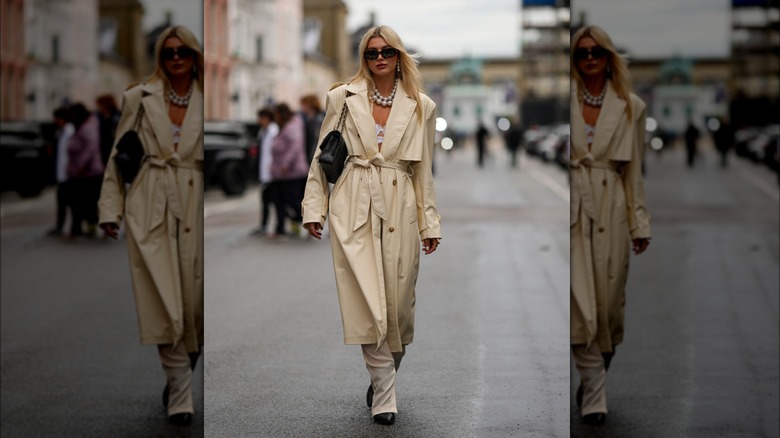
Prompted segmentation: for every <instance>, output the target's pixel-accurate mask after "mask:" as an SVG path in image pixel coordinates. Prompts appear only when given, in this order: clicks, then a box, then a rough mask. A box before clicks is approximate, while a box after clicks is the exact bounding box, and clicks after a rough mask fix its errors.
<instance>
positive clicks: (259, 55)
mask: <svg viewBox="0 0 780 438" xmlns="http://www.w3.org/2000/svg"><path fill="white" fill-rule="evenodd" d="M255 61H257V62H263V36H262V35H258V36H257V37H255Z"/></svg>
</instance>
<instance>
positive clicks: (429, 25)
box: [344, 0, 520, 58]
mask: <svg viewBox="0 0 780 438" xmlns="http://www.w3.org/2000/svg"><path fill="white" fill-rule="evenodd" d="M344 3H346V4H347V8H348V9H349V15H348V16H347V29H348V30H349V31H350V32H352V31H354V30H356V29H357V28H358V27H360V26H363V25H365V24H367V23H368V21H369V12H370V11H374V12H376V20H377V24H383V25H387V26H390V27H392V28H393V29H394V30H395V31H396V32H398V34H399V35H400V36H401V39H402V40H403V42H404V46H406V47H407V48H414V49H416V50H418V51H419V52H420V53H421V54H422V55H423V56H426V57H429V58H457V57H461V56H463V55H465V54H471V55H473V56H477V57H516V56H518V54H519V53H520V50H519V44H520V43H519V41H520V40H519V26H520V24H519V11H520V8H519V3H520V2H519V0H483V1H477V0H392V1H391V0H344Z"/></svg>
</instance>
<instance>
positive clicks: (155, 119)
mask: <svg viewBox="0 0 780 438" xmlns="http://www.w3.org/2000/svg"><path fill="white" fill-rule="evenodd" d="M192 86H193V89H192V96H191V97H190V104H189V106H188V107H187V113H186V114H185V115H184V121H183V122H182V127H181V131H182V133H181V138H180V140H179V147H178V151H175V150H174V149H173V132H172V129H171V121H170V118H169V117H168V109H167V106H166V104H165V99H164V97H163V94H164V87H163V83H162V81H159V80H158V81H152V82H147V83H145V84H144V85H143V88H142V90H143V95H142V96H143V97H142V102H143V105H144V111H145V112H146V114H147V115H148V118H149V122H150V123H151V125H152V130H153V131H154V135H155V137H157V139H158V143H159V146H160V149H161V150H162V151H163V155H164V156H163V157H162V158H163V159H168V158H169V157H171V156H172V155H173V154H174V153H177V154H178V155H179V156H187V155H189V154H190V153H191V152H192V150H193V149H194V148H195V147H196V145H197V143H198V140H199V138H200V136H201V133H202V132H203V93H202V92H201V91H200V87H199V86H198V83H197V81H195V82H193V84H192Z"/></svg>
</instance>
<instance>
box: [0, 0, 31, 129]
mask: <svg viewBox="0 0 780 438" xmlns="http://www.w3.org/2000/svg"><path fill="white" fill-rule="evenodd" d="M0 14H1V16H0V24H2V30H0V120H21V119H24V118H25V81H26V77H27V56H26V53H25V35H26V33H27V31H26V29H25V26H26V22H25V2H24V1H23V0H0Z"/></svg>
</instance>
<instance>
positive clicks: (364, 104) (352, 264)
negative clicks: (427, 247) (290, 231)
mask: <svg viewBox="0 0 780 438" xmlns="http://www.w3.org/2000/svg"><path fill="white" fill-rule="evenodd" d="M367 96H368V94H367V90H366V83H365V82H363V81H361V82H357V83H353V84H350V85H342V86H340V87H338V88H335V89H333V90H331V91H330V92H329V93H328V97H327V103H326V115H325V120H324V122H323V124H322V130H321V132H320V139H319V142H321V141H322V139H323V138H324V136H325V134H327V133H328V132H330V131H331V130H333V129H334V128H335V126H336V123H337V122H338V119H339V116H340V115H341V110H342V106H343V104H344V101H345V99H346V103H347V107H348V108H349V110H348V111H349V113H348V115H347V116H346V127H345V129H344V131H343V134H344V138H345V140H346V143H347V147H348V150H349V155H350V160H349V161H348V163H347V166H346V167H345V169H344V172H343V173H342V174H341V176H340V177H339V179H338V180H337V181H336V183H335V184H334V185H333V190H332V191H331V192H330V194H329V188H328V187H329V186H328V183H327V180H326V179H325V175H324V173H323V172H322V170H321V169H320V167H319V164H318V162H317V160H318V158H319V155H320V150H319V148H317V150H316V152H315V154H314V159H313V161H312V165H311V168H310V169H309V175H308V180H307V182H306V194H305V196H304V199H303V203H302V206H303V222H304V223H309V222H319V223H320V224H323V225H324V223H325V218H326V216H327V217H328V218H329V219H330V239H331V248H332V252H333V267H334V271H335V274H336V287H337V289H338V296H339V305H340V307H341V318H342V323H343V325H344V342H345V343H346V344H376V345H377V348H379V347H380V346H382V345H383V344H384V343H385V342H387V343H388V345H389V347H390V350H391V351H393V352H399V351H401V350H402V348H403V345H405V344H410V343H411V342H412V339H413V337H414V305H415V290H414V288H415V283H416V282H417V272H418V268H419V263H420V241H421V239H426V238H440V237H441V231H440V227H439V220H440V217H439V214H438V212H437V210H436V194H435V191H434V187H433V177H432V174H431V159H432V154H433V147H434V144H433V140H434V138H433V137H434V126H435V121H436V105H435V104H434V103H433V101H432V100H431V99H430V98H428V96H425V95H422V94H421V96H420V97H421V99H422V106H423V107H422V114H423V121H422V123H420V121H419V119H418V118H417V117H418V116H417V114H416V113H415V108H416V106H417V103H416V102H415V101H414V99H412V98H411V97H409V96H408V95H407V93H406V90H405V89H404V87H403V84H402V83H399V84H398V91H397V92H396V97H395V100H394V103H393V106H392V109H391V111H390V116H389V118H388V120H387V125H386V132H385V136H384V142H383V145H382V152H381V153H380V152H379V147H378V144H377V141H376V130H375V123H374V119H373V117H372V115H371V104H370V102H369V100H368V97H367ZM319 142H318V144H319Z"/></svg>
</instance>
